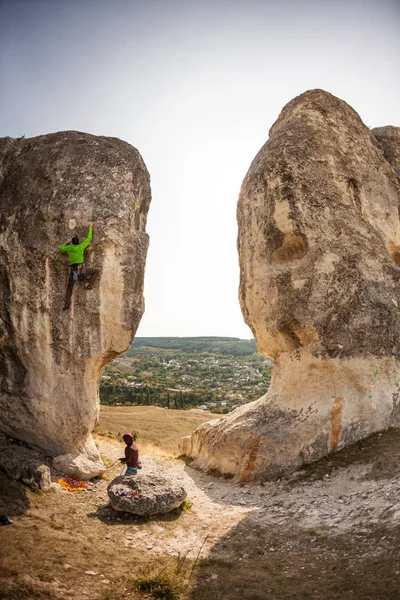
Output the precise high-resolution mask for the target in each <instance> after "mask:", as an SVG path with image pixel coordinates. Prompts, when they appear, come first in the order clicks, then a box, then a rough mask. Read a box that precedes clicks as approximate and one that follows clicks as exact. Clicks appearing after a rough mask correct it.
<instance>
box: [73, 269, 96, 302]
mask: <svg viewBox="0 0 400 600" xmlns="http://www.w3.org/2000/svg"><path fill="white" fill-rule="evenodd" d="M76 270H77V267H76V266H75V265H72V266H71V267H70V271H69V278H68V285H67V295H66V297H65V308H69V306H70V304H71V297H72V290H73V289H74V283H75V281H76V280H75V279H74V271H76ZM99 273H100V271H99V270H98V269H88V268H86V269H85V275H84V276H80V277H79V281H85V282H87V283H88V284H89V285H90V287H93V285H94V284H95V283H96V280H97V278H98V276H99Z"/></svg>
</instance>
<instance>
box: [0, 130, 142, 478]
mask: <svg viewBox="0 0 400 600" xmlns="http://www.w3.org/2000/svg"><path fill="white" fill-rule="evenodd" d="M0 200H1V210H0V379H1V382H0V430H1V431H3V432H4V433H6V434H7V435H9V436H12V437H14V438H17V439H20V440H22V441H24V442H28V443H31V444H34V445H37V446H39V447H40V448H43V449H45V450H46V451H47V452H48V453H49V454H50V455H52V456H56V455H61V454H64V453H68V454H69V455H70V456H69V457H68V460H73V459H74V458H75V459H76V458H77V454H79V453H82V454H83V456H82V457H81V458H82V459H83V460H85V459H86V458H89V460H97V459H98V458H99V455H98V451H97V449H96V447H95V445H94V443H93V442H92V439H91V437H90V432H91V431H92V429H93V427H94V425H95V423H96V420H97V417H98V410H99V399H98V380H99V377H100V375H101V374H102V370H103V368H104V366H105V365H106V364H107V363H109V362H110V361H111V360H112V359H113V358H114V357H116V356H117V355H119V354H121V353H122V352H124V351H125V350H126V349H127V348H128V347H129V345H130V344H131V342H132V339H133V336H134V334H135V331H136V329H137V326H138V324H139V321H140V319H141V316H142V313H143V277H144V268H145V260H146V252H147V247H148V236H147V234H146V233H145V226H146V216H147V211H148V208H149V203H150V181H149V174H148V172H147V169H146V166H145V164H144V162H143V160H142V158H141V156H140V154H139V152H138V151H137V150H136V149H135V148H133V147H132V146H130V145H129V144H127V143H126V142H123V141H121V140H119V139H116V138H105V137H96V136H93V135H88V134H84V133H78V132H73V131H67V132H59V133H54V134H50V135H44V136H40V137H36V138H31V139H11V138H3V139H0ZM89 222H93V223H94V237H93V242H92V244H91V245H90V246H89V247H88V249H87V250H86V263H87V266H89V267H96V268H99V269H100V271H101V276H100V279H99V280H98V281H97V283H96V284H95V287H94V289H93V290H90V291H86V290H84V288H83V285H82V283H76V284H75V288H74V293H73V298H72V305H71V309H70V310H69V311H63V305H64V298H65V291H66V285H67V280H68V259H67V257H66V255H65V254H64V255H63V254H61V253H60V252H59V246H60V245H61V244H62V243H64V242H65V241H66V240H67V239H71V237H72V236H74V235H78V236H79V238H80V241H83V239H84V238H85V237H86V235H87V231H88V223H89ZM89 470H90V469H89Z"/></svg>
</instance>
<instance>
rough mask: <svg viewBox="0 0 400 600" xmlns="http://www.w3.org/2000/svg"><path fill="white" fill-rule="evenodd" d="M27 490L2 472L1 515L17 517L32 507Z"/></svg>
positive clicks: (0, 483) (0, 481) (0, 476)
mask: <svg viewBox="0 0 400 600" xmlns="http://www.w3.org/2000/svg"><path fill="white" fill-rule="evenodd" d="M27 491H28V490H27V488H26V487H25V485H23V484H22V483H19V482H16V481H13V480H12V479H9V478H8V477H7V475H5V474H4V473H1V472H0V515H7V516H8V517H15V516H17V515H21V514H23V513H24V512H25V511H26V510H28V508H29V507H30V501H29V498H28V494H27Z"/></svg>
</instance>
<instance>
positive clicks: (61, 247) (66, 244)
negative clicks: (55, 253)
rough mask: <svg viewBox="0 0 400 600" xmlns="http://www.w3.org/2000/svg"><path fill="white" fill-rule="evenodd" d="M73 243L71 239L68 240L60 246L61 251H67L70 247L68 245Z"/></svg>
mask: <svg viewBox="0 0 400 600" xmlns="http://www.w3.org/2000/svg"><path fill="white" fill-rule="evenodd" d="M70 243H71V240H68V241H67V242H65V244H63V245H62V246H60V252H67V251H68V248H67V246H69V245H70Z"/></svg>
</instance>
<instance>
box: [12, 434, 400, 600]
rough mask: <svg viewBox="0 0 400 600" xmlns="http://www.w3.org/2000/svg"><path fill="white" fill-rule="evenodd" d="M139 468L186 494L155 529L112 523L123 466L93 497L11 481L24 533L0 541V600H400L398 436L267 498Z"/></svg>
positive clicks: (302, 475) (273, 486) (196, 475)
mask: <svg viewBox="0 0 400 600" xmlns="http://www.w3.org/2000/svg"><path fill="white" fill-rule="evenodd" d="M97 443H98V444H99V448H100V450H101V453H102V455H103V456H104V457H105V460H106V461H108V462H109V463H111V462H112V461H113V460H115V459H116V458H117V457H118V456H120V455H121V444H119V443H118V442H117V441H116V440H112V439H109V438H106V437H104V436H102V437H98V438H97ZM142 461H143V465H144V467H143V468H144V469H146V470H148V471H150V472H151V471H152V470H163V471H164V470H165V471H167V472H168V473H169V475H170V476H172V477H173V478H174V479H176V480H177V481H180V482H182V484H183V485H184V487H185V488H186V490H187V493H188V499H189V500H190V502H191V504H192V506H191V507H189V506H188V504H186V507H185V508H186V510H183V511H179V510H176V511H174V512H173V513H170V514H169V515H167V516H165V517H162V518H154V519H147V520H144V519H139V518H135V517H133V516H131V515H125V514H123V513H116V512H114V511H113V510H112V509H111V507H110V506H109V505H108V498H107V491H106V487H107V484H108V481H109V480H111V479H112V478H113V477H114V476H116V475H117V474H119V473H120V471H121V467H120V466H118V465H116V466H115V467H113V468H111V469H109V470H108V471H107V472H106V478H103V479H99V480H97V481H95V482H94V483H93V485H92V486H91V487H90V488H89V490H88V491H85V492H75V493H70V492H67V491H65V490H64V489H63V488H62V487H61V486H59V485H58V484H55V485H54V486H53V488H52V490H51V491H50V492H48V493H46V494H35V493H32V492H31V491H29V490H28V489H27V488H26V487H24V486H21V485H20V484H16V483H10V482H9V481H8V480H6V478H5V477H3V478H2V479H1V481H0V486H1V492H2V493H1V496H2V500H1V502H2V504H3V507H2V511H3V512H4V510H6V509H7V510H8V512H9V513H10V514H11V515H13V517H12V518H13V519H14V522H15V523H14V525H12V526H8V527H2V528H1V529H0V553H1V566H0V577H1V582H0V598H4V599H7V600H17V599H18V600H19V599H21V598H50V599H52V600H58V599H64V598H75V599H77V600H80V599H84V598H88V599H89V598H90V599H92V598H93V599H94V600H97V599H98V600H107V599H113V598H120V597H121V596H123V597H124V598H128V599H129V598H131V599H138V600H139V599H144V598H148V599H152V598H161V599H163V598H164V599H166V600H177V599H178V598H179V599H182V600H183V599H185V600H215V599H227V600H239V599H245V600H267V599H268V600H287V599H293V600H294V599H296V600H298V599H300V600H303V599H309V600H319V599H321V600H331V599H332V600H333V599H335V600H336V599H341V600H348V599H351V600H354V599H357V600H358V599H360V600H361V599H362V600H395V599H396V600H397V599H400V500H399V498H400V432H399V431H395V430H391V431H388V432H386V433H385V434H383V435H375V436H372V437H371V438H369V439H368V440H366V441H364V442H362V443H359V444H357V445H356V446H353V447H352V448H349V449H347V450H343V451H341V452H338V453H337V454H334V455H331V456H330V457H328V458H327V459H324V460H322V461H320V462H318V463H316V464H315V465H311V466H309V467H307V468H306V469H303V470H301V471H299V472H297V473H295V474H294V475H292V476H290V477H288V478H285V479H282V480H280V481H277V482H267V483H265V484H264V485H260V484H249V485H240V484H238V483H235V482H234V481H233V480H231V479H225V478H223V477H215V476H213V475H211V474H205V473H201V472H199V471H196V470H194V469H193V468H191V467H190V465H186V464H185V463H184V462H183V461H181V460H179V459H176V458H172V457H170V456H162V455H160V453H159V452H158V453H157V454H153V455H150V454H147V455H146V454H144V455H143V456H142ZM15 515H16V516H15ZM149 582H150V583H149ZM152 582H153V583H152ZM154 582H155V583H154Z"/></svg>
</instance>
